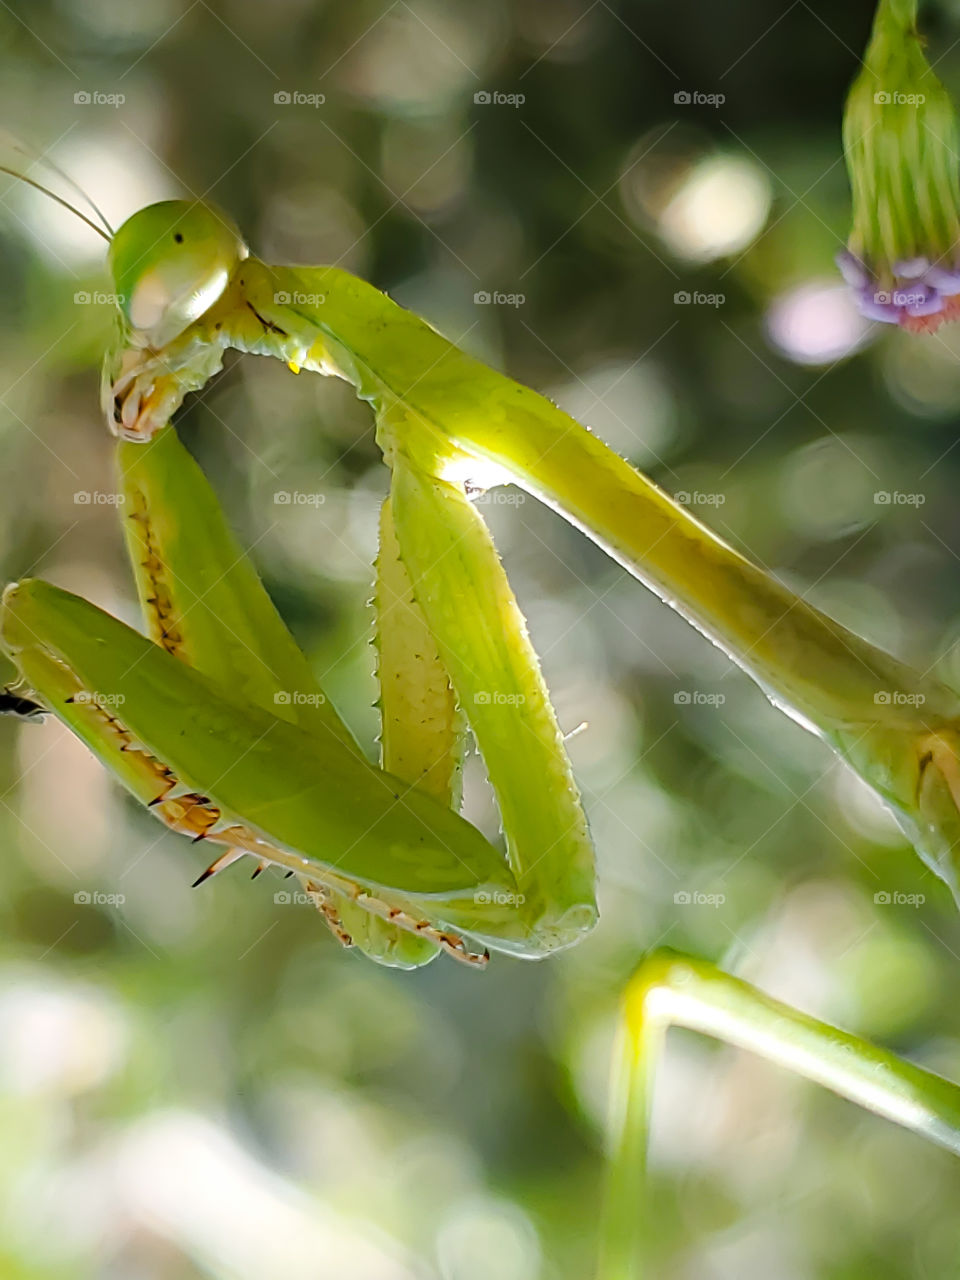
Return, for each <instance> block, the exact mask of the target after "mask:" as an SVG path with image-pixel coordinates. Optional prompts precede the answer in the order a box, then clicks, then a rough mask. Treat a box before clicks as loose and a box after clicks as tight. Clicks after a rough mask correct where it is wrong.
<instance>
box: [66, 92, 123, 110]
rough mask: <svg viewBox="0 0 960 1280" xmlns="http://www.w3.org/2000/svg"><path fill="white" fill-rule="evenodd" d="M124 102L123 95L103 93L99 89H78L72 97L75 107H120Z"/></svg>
mask: <svg viewBox="0 0 960 1280" xmlns="http://www.w3.org/2000/svg"><path fill="white" fill-rule="evenodd" d="M126 100H127V95H126V94H125V93H103V92H101V90H99V89H78V90H77V91H76V93H75V94H74V95H73V103H74V106H76V107H91V106H92V107H122V106H123V104H124V103H125V102H126Z"/></svg>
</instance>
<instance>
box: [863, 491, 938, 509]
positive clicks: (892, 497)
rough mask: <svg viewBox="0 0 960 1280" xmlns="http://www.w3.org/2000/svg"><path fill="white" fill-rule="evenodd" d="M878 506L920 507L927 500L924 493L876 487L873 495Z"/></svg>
mask: <svg viewBox="0 0 960 1280" xmlns="http://www.w3.org/2000/svg"><path fill="white" fill-rule="evenodd" d="M873 501H874V505H875V506H878V507H922V506H924V505H925V503H926V501H927V495H926V494H925V493H903V492H901V490H899V489H878V490H877V492H876V493H875V494H874V495H873Z"/></svg>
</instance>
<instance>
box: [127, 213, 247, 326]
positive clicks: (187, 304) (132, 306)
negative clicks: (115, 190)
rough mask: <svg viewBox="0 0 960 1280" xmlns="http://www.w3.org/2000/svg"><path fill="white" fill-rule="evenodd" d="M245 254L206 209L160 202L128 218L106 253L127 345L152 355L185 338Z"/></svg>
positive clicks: (233, 232) (227, 224) (228, 228)
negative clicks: (149, 352) (150, 351)
mask: <svg viewBox="0 0 960 1280" xmlns="http://www.w3.org/2000/svg"><path fill="white" fill-rule="evenodd" d="M248 252H249V251H248V249H247V246H246V245H245V244H244V242H243V240H242V238H241V236H240V232H239V231H238V230H237V228H236V227H235V226H234V224H233V223H232V222H231V221H230V220H229V219H227V218H225V217H223V216H222V215H221V214H219V213H217V212H216V211H215V210H213V209H210V208H208V207H207V206H206V205H202V204H196V203H192V202H190V201H187V200H163V201H161V202H160V203H159V204H151V205H148V206H147V207H146V208H145V209H141V210H139V212H137V213H135V214H133V216H132V217H130V218H128V219H127V221H126V222H125V223H124V224H123V225H122V226H121V227H120V228H119V230H118V231H117V232H116V234H115V235H114V237H113V239H112V240H111V242H110V251H109V255H108V260H109V264H110V271H111V274H112V276H113V280H114V284H115V286H116V293H117V296H118V299H119V306H120V310H121V311H122V313H123V316H124V319H125V320H126V322H127V325H128V326H129V334H128V341H129V342H130V345H132V346H135V347H140V348H144V347H146V348H150V349H153V350H157V349H158V348H161V347H164V346H166V344H167V343H168V342H170V341H172V339H174V338H176V337H177V336H178V335H179V334H181V333H183V331H184V330H185V329H186V328H188V327H189V326H190V325H191V324H192V323H193V321H194V320H196V319H198V318H199V317H200V316H201V315H203V313H204V312H205V311H206V310H207V309H208V308H209V307H211V306H212V305H213V303H214V302H216V301H217V299H218V298H219V297H220V295H221V294H222V293H223V291H224V289H225V288H226V287H227V284H228V282H229V280H230V278H231V276H232V275H233V272H234V269H235V268H236V266H237V265H238V263H240V262H242V261H243V259H244V258H246V256H247V254H248Z"/></svg>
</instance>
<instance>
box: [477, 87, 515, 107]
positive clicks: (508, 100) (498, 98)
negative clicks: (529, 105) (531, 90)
mask: <svg viewBox="0 0 960 1280" xmlns="http://www.w3.org/2000/svg"><path fill="white" fill-rule="evenodd" d="M526 100H527V96H526V94H524V93H501V92H500V90H499V89H478V90H477V92H476V93H475V94H474V95H473V101H474V102H475V103H476V105H477V106H478V107H491V106H493V107H522V106H523V104H524V103H525V102H526Z"/></svg>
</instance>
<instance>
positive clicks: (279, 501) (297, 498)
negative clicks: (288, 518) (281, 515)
mask: <svg viewBox="0 0 960 1280" xmlns="http://www.w3.org/2000/svg"><path fill="white" fill-rule="evenodd" d="M326 500H327V495H326V494H325V493H301V492H300V490H299V489H278V490H277V492H276V493H275V494H274V495H273V502H274V506H277V507H322V506H323V504H324V503H325V502H326Z"/></svg>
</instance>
